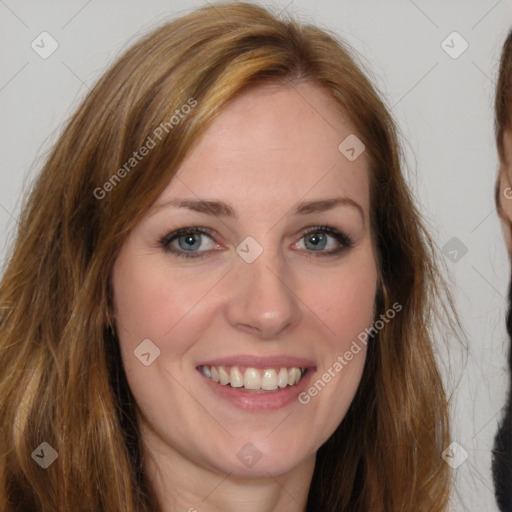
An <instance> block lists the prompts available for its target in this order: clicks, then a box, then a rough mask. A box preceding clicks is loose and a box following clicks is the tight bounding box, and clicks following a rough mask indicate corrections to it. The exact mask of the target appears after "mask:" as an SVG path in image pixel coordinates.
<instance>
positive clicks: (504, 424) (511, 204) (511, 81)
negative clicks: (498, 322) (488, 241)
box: [493, 32, 512, 512]
mask: <svg viewBox="0 0 512 512" xmlns="http://www.w3.org/2000/svg"><path fill="white" fill-rule="evenodd" d="M511 70H512V32H511V33H510V34H509V35H508V37H507V40H506V41H505V44H504V46H503V51H502V54H501V64H500V72H499V78H498V85H497V89H496V102H495V110H496V144H497V147H498V154H499V158H500V172H499V179H498V183H497V187H496V205H497V209H498V213H499V215H500V218H501V220H502V221H503V232H504V235H505V241H506V244H507V249H508V252H509V253H512V229H511V228H512V223H511V222H512V187H511V183H512V71H511ZM511 304H512V285H511V288H510V290H509V310H508V314H507V331H508V334H509V336H511V337H512V312H511ZM508 364H509V369H510V372H511V374H510V375H511V376H512V352H511V351H510V350H509V356H508ZM493 477H494V487H495V490H496V498H497V501H498V505H499V507H500V510H502V511H503V512H510V511H512V395H511V394H510V392H509V396H508V403H507V405H506V407H505V409H504V415H503V418H502V420H501V423H500V427H499V430H498V432H497V434H496V438H495V442H494V450H493Z"/></svg>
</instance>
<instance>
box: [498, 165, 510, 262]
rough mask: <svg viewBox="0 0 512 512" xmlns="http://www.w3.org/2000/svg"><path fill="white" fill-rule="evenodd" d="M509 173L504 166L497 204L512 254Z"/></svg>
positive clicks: (499, 179) (500, 175)
mask: <svg viewBox="0 0 512 512" xmlns="http://www.w3.org/2000/svg"><path fill="white" fill-rule="evenodd" d="M511 170H512V169H511ZM508 171H509V169H507V167H506V166H504V165H502V167H501V169H500V174H499V178H498V183H497V190H496V192H497V197H496V204H497V207H498V214H499V217H500V220H501V227H502V229H503V235H504V237H505V243H506V245H507V250H508V252H509V254H512V184H511V182H510V175H509V172H508Z"/></svg>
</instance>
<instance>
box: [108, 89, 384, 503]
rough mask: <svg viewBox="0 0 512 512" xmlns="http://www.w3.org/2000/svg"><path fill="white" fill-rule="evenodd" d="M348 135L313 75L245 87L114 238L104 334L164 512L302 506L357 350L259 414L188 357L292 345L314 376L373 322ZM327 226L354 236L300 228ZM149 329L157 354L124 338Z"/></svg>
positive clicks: (372, 265)
mask: <svg viewBox="0 0 512 512" xmlns="http://www.w3.org/2000/svg"><path fill="white" fill-rule="evenodd" d="M352 133H355V129H354V128H353V127H352V125H351V123H350V122H348V121H347V119H346V116H343V115H342V114H341V113H340V111H339V109H337V108H336V104H335V103H334V101H333V100H332V99H331V98H330V97H329V96H328V94H327V93H326V92H324V91H322V90H321V89H320V88H319V87H318V86H316V85H312V84H308V83H301V84H296V85H293V87H292V86H287V85H264V86H258V87H256V88H253V89H251V90H249V91H247V92H245V93H244V94H243V95H241V96H239V97H237V98H236V99H235V100H234V101H233V102H231V103H230V104H229V105H228V106H227V108H225V110H224V111H223V112H222V114H221V115H220V116H219V117H218V118H217V119H216V120H215V122H214V123H213V124H212V125H211V126H210V128H209V129H208V130H207V132H206V133H205V135H204V136H203V137H202V139H201V140H200V141H199V142H198V144H197V146H196V147H195V148H194V150H193V151H192V152H191V153H190V154H189V155H188V156H187V158H186V159H185V161H184V162H183V164H182V165H181V167H180V169H179V171H178V174H177V176H175V177H174V178H173V179H172V180H171V182H170V183H169V185H168V186H167V188H166V189H165V190H164V192H163V193H162V194H161V196H160V197H159V198H158V200H157V201H156V203H155V205H154V207H153V208H152V209H151V210H150V212H149V213H148V214H147V215H146V216H145V218H144V219H143V220H142V221H141V222H140V223H139V224H138V225H137V226H136V227H135V228H134V229H133V230H132V232H131V233H130V234H129V236H128V238H127V240H126V242H125V244H124V245H123V247H122V249H121V252H120V254H119V256H118V259H117V261H116V263H115V266H114V274H113V291H114V306H115V318H116V325H117V332H118V334H119V342H120V346H121V353H122V360H123V364H124V367H125V370H126V374H127V378H128V383H129V385H130V388H131V390H132V392H133V394H134V396H135V398H136V401H137V404H138V406H139V409H140V417H139V421H140V424H141V431H142V437H143V442H144V446H145V451H146V458H145V466H146V470H147V472H148V475H149V479H150V481H151V483H152V485H153V487H154V489H155V491H156V493H157V496H158V499H159V501H160V503H161V507H162V511H164V512H171V511H173V512H174V511H176V510H183V511H187V510H189V511H190V512H192V511H194V510H197V511H198V512H208V511H218V510H223V511H225V512H231V511H237V512H239V511H240V510H244V512H270V511H286V512H294V511H304V510H305V506H306V501H307V495H308V491H309V486H310V482H311V478H312V475H313V470H314V465H315V454H316V452H317V450H318V449H319V448H320V446H321V445H322V444H323V443H324V442H325V441H326V440H327V439H328V438H329V437H330V436H331V434H332V433H333V432H334V431H335V429H336V428H337V426H338V425H339V424H340V422H341V421H342V419H343V417H344V416H345V414H346V412H347V410H348V408H349V406H350V404H351V402H352V400H353V398H354V395H355V393H356V390H357V388H358V386H359V383H360V380H361V375H362V372H363V367H364V363H365V358H366V351H367V348H366V347H364V346H363V347H362V350H361V351H360V352H359V353H358V354H357V355H356V356H354V358H353V359H352V360H351V361H350V363H349V364H348V365H347V366H345V367H344V368H343V370H342V371H340V372H339V373H337V374H336V376H335V377H334V378H332V380H331V382H329V383H328V385H326V386H325V388H324V389H322V390H321V391H320V392H319V393H318V395H317V396H315V397H314V398H312V399H311V401H310V402H309V403H308V404H306V405H303V404H301V403H299V402H298V401H295V400H294V401H293V403H292V404H290V405H287V406H285V407H283V408H280V409H277V410H268V411H247V410H243V409H240V408H238V407H236V406H234V405H233V404H232V403H231V402H229V401H227V400H225V399H221V398H219V397H218V396H217V394H216V393H214V392H212V390H211V388H210V382H208V381H207V379H205V377H204V376H203V375H201V373H200V372H199V371H198V370H197V366H198V364H199V363H200V362H201V361H205V360H208V359H216V358H219V357H227V356H234V355H239V354H246V355H252V356H280V355H287V356H295V357H302V358H306V359H309V360H311V361H313V362H314V364H315V366H316V372H315V374H314V378H313V381H314V380H316V379H317V378H320V376H321V375H322V374H323V373H324V372H325V371H326V370H327V369H328V368H329V367H332V365H333V363H334V362H335V361H336V358H337V356H339V355H343V354H344V353H345V352H346V351H347V350H348V349H349V348H350V346H351V344H352V342H353V341H354V340H356V339H357V335H358V334H359V333H361V332H362V331H364V329H365V328H367V327H370V326H371V324H372V321H373V315H374V302H375V295H376V288H377V267H376V256H375V253H374V248H373V245H372V238H371V233H370V190H369V171H368V162H367V160H366V155H365V154H364V153H363V154H362V155H361V156H360V157H358V158H357V159H356V160H355V161H353V162H351V161H349V160H348V159H347V158H346V157H345V156H344V155H343V154H341V153H340V152H339V150H338V146H339V144H340V142H341V141H343V140H344V139H345V138H346V137H347V136H348V135H350V134H352ZM335 197H341V198H344V203H343V204H341V205H338V206H336V207H334V208H332V209H330V210H328V211H323V212H316V213H309V214H305V215H304V214H303V215H293V214H292V210H294V208H295V207H296V206H297V204H298V203H301V202H307V201H313V200H320V199H331V198H335ZM182 199H192V200H199V199H201V200H210V201H223V202H225V203H229V205H231V207H232V208H233V210H234V211H235V212H236V215H237V217H236V218H232V217H229V216H223V217H220V216H212V215H208V214H206V213H202V212H196V211H192V210H189V209H187V208H179V207H176V206H172V205H169V204H167V205H166V204H165V203H166V202H168V201H170V200H182ZM325 225H327V226H331V227H332V228H335V229H336V230H338V231H339V232H341V233H343V234H345V235H346V236H348V237H350V238H351V239H352V241H353V245H352V246H345V245H344V244H342V243H340V242H338V241H337V240H336V238H334V237H333V236H332V235H330V234H325V233H324V235H323V238H322V232H320V233H319V231H318V230H316V231H315V230H314V229H313V230H312V233H309V234H308V235H306V234H305V233H304V231H306V230H309V228H316V227H318V226H325ZM194 227H196V228H198V227H199V228H201V227H206V228H209V230H211V231H210V233H209V234H207V235H201V234H199V235H197V234H192V238H190V234H188V235H185V236H181V238H179V237H175V238H174V239H173V240H171V242H170V243H169V244H168V246H169V247H171V248H172V249H174V250H175V251H176V252H181V253H183V252H186V251H187V252H194V253H196V254H197V253H199V254H201V255H202V257H200V258H181V257H178V256H177V255H176V252H171V251H170V250H165V248H164V247H163V246H162V244H161V243H160V240H161V238H162V237H164V236H165V235H168V234H169V233H172V232H173V231H175V230H177V229H180V228H194ZM187 236H188V238H187ZM248 236H250V237H252V238H253V239H254V240H255V241H257V243H258V244H259V245H260V246H261V247H262V248H263V253H262V254H261V255H260V256H259V257H258V258H257V259H256V260H255V261H254V262H252V263H247V262H246V261H244V259H242V258H241V257H240V256H239V255H238V254H237V252H236V248H237V246H238V245H239V244H240V243H241V242H242V241H243V240H244V239H246V237H248ZM320 239H321V240H322V241H321V242H320ZM167 241H169V240H168V239H167ZM189 242H193V243H192V244H190V245H189V246H187V243H189ZM191 246H192V247H191ZM189 247H190V250H189ZM338 248H342V250H341V252H339V253H338V254H335V255H326V254H325V253H327V252H329V251H333V250H336V249H338ZM322 254H323V255H322ZM148 338H149V339H150V340H152V342H153V343H154V344H155V345H156V346H157V347H158V348H159V349H160V356H159V357H158V358H157V359H156V360H155V361H154V362H153V363H152V364H151V365H149V366H145V365H143V364H142V363H141V362H140V361H139V359H137V357H135V356H134V350H135V349H136V347H137V346H138V345H139V344H140V343H141V342H142V340H144V339H148ZM361 421H364V418H361ZM348 442H350V440H348ZM247 443H252V444H253V445H254V446H255V447H257V449H258V450H259V452H260V453H261V458H260V460H259V461H258V462H257V463H256V464H254V465H253V466H252V467H246V466H245V465H244V464H242V462H241V461H240V459H239V458H238V457H237V453H238V451H239V450H240V449H241V448H242V447H243V446H244V445H246V444H247Z"/></svg>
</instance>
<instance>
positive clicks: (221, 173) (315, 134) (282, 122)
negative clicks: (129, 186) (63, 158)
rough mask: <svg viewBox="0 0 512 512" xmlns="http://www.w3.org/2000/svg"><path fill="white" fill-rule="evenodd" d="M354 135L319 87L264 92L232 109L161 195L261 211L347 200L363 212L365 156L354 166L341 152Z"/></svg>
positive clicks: (366, 192)
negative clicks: (324, 199)
mask: <svg viewBox="0 0 512 512" xmlns="http://www.w3.org/2000/svg"><path fill="white" fill-rule="evenodd" d="M354 134H355V130H354V128H353V126H352V124H351V122H350V121H349V120H348V118H347V117H346V116H344V115H343V113H342V112H341V111H340V109H339V107H338V106H337V104H336V103H335V101H334V100H333V99H332V98H331V97H330V96H329V95H328V93H326V92H325V91H323V90H322V89H321V88H319V87H318V86H315V85H312V84H308V83H301V84H294V85H293V86H288V85H265V86H259V87H257V88H253V89H251V90H249V91H247V92H245V93H243V94H242V95H240V96H239V97H237V98H236V99H234V100H233V101H232V102H230V103H229V104H228V106H227V107H226V108H225V109H224V110H223V111H222V113H221V114H220V115H219V116H218V117H217V118H216V120H215V121H214V122H213V124H212V125H211V126H210V127H209V128H208V130H207V131H206V132H205V134H204V135H203V137H202V138H201V140H200V141H199V142H198V144H197V146H196V147H195V148H194V149H193V151H192V152H191V153H190V154H189V155H188V156H187V158H186V159H185V160H184V162H183V164H182V165H181V167H180V169H179V170H178V178H179V179H176V178H174V179H173V180H171V182H170V184H169V186H168V187H167V189H166V190H165V191H164V193H163V194H162V196H165V197H171V196H172V197H183V196H186V197H190V196H191V195H195V196H198V197H200V198H205V197H212V198H213V197H215V198H221V197H222V198H229V199H230V202H232V203H237V202H238V203H239V204H240V205H241V207H243V208H244V209H246V210H249V209H251V208H253V209H254V210H255V211H256V210H260V211H261V208H267V207H268V208H270V209H272V208H273V206H275V205H276V202H277V203H281V204H283V203H285V204H289V203H291V204H293V203H294V202H296V201H297V200H298V199H300V198H303V197H305V196H308V197H309V198H316V197H326V196H334V195H339V194H342V195H348V196H350V197H352V198H353V199H354V200H356V201H358V202H360V203H362V204H361V206H363V207H364V206H365V205H367V204H368V200H369V190H368V189H369V185H368V183H369V180H368V169H367V167H368V166H367V160H366V155H365V154H364V152H363V153H362V154H361V155H360V156H359V157H358V158H357V159H356V160H354V161H350V160H349V159H348V158H347V157H346V156H345V155H344V154H343V153H341V152H340V150H339V145H340V143H341V142H342V141H344V140H345V139H346V138H347V137H348V136H350V135H352V136H353V135H354ZM196 198H197V197H196Z"/></svg>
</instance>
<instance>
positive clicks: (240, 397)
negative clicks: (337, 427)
mask: <svg viewBox="0 0 512 512" xmlns="http://www.w3.org/2000/svg"><path fill="white" fill-rule="evenodd" d="M198 371H199V373H200V374H201V377H202V378H203V379H204V381H205V384H206V385H207V386H208V387H209V388H210V389H211V390H212V391H213V392H214V393H215V394H216V395H217V396H219V397H221V398H223V399H224V400H227V401H228V402H230V403H231V404H233V405H235V406H236V407H238V408H240V409H246V410H250V411H263V410H275V409H281V408H282V407H286V406H287V405H290V404H291V403H292V402H294V401H298V396H299V395H300V393H302V392H303V391H304V390H305V389H306V388H307V387H308V383H309V381H310V380H311V375H312V374H313V373H314V371H313V370H312V369H311V368H308V371H307V372H306V375H304V377H303V378H302V379H301V380H300V382H299V383H298V384H295V385H294V386H286V387H285V388H278V389H277V390H276V391H267V392H265V393H247V392H245V391H238V389H242V388H232V387H231V386H229V385H222V384H219V383H217V382H215V381H213V380H212V379H210V378H208V377H205V376H204V375H203V372H201V371H200V370H198Z"/></svg>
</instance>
